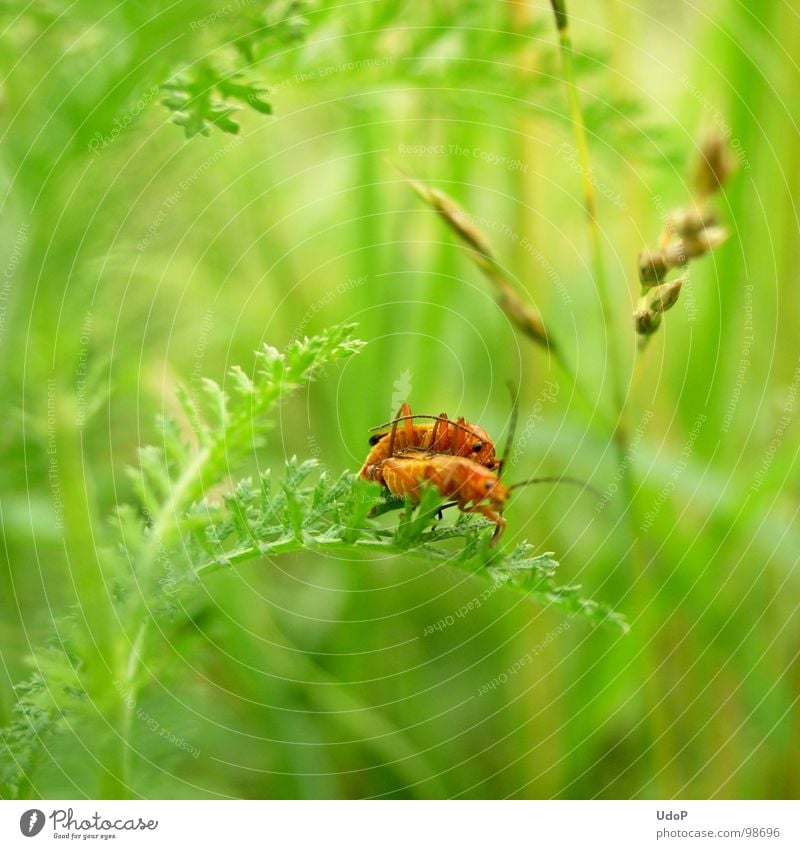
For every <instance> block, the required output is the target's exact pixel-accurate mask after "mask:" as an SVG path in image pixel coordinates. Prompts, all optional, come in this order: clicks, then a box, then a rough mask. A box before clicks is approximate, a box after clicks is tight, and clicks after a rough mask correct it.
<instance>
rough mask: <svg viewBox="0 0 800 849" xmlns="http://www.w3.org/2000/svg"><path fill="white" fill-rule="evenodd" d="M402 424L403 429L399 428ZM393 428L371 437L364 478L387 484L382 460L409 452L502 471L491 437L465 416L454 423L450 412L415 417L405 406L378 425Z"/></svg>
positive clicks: (379, 427)
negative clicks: (421, 421)
mask: <svg viewBox="0 0 800 849" xmlns="http://www.w3.org/2000/svg"><path fill="white" fill-rule="evenodd" d="M414 419H431V420H432V422H426V423H424V424H416V423H415V422H414ZM401 423H402V427H398V425H400V424H401ZM390 426H391V429H390V430H388V431H385V430H384V431H382V432H379V433H376V434H374V435H373V436H371V437H370V440H369V444H370V445H371V446H372V450H371V451H370V452H369V454H368V455H367V459H366V460H365V461H364V465H363V466H362V467H361V471H360V472H359V475H360V476H361V477H362V478H366V479H367V480H374V481H377V482H378V483H383V480H382V479H381V468H382V467H381V461H383V460H386V459H387V458H389V457H394V456H400V455H402V454H403V452H405V451H408V450H417V451H419V450H422V451H427V452H430V453H436V454H443V455H450V456H455V457H469V458H470V459H472V460H473V461H474V462H476V463H478V464H479V465H481V466H483V467H485V468H487V469H490V470H495V469H497V470H499V469H500V465H501V462H500V460H498V459H497V457H496V456H495V447H494V443H493V442H492V440H491V439H490V438H489V434H487V433H486V431H485V430H484V429H483V428H481V427H478V425H474V424H470V423H468V422H467V421H466V420H465V419H464V417H463V416H459V418H458V419H456V420H455V421H452V420H451V419H449V418H448V416H447V413H441V414H440V415H438V416H423V415H414V414H413V413H412V412H411V407H410V406H409V405H408V404H403V405H402V406H401V407H400V409H399V410H398V412H397V416H396V417H395V418H394V419H392V421H391V422H387V423H386V424H385V425H378V428H375V429H376V430H377V429H381V428H386V427H390Z"/></svg>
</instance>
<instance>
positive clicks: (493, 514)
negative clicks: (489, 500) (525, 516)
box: [459, 504, 506, 546]
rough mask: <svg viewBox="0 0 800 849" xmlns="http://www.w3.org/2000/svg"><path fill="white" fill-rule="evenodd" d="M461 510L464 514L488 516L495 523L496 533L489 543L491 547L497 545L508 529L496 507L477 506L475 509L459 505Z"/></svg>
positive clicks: (489, 505) (488, 505)
mask: <svg viewBox="0 0 800 849" xmlns="http://www.w3.org/2000/svg"><path fill="white" fill-rule="evenodd" d="M459 509H460V510H462V512H464V513H480V514H481V515H482V516H486V518H487V519H489V520H490V521H492V522H494V524H495V528H494V533H493V534H492V539H491V541H490V542H489V545H490V546H495V545H497V541H498V540H499V539H500V537H501V536H502V533H503V531H504V530H505V528H506V520H505V519H504V518H503V517H502V516H501V515H500V513H498V512H497V510H495V509H494V507H492V505H491V504H476V505H475V506H474V507H466V506H465V507H462V506H461V505H460V504H459Z"/></svg>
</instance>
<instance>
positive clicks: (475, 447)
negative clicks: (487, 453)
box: [472, 442, 483, 454]
mask: <svg viewBox="0 0 800 849" xmlns="http://www.w3.org/2000/svg"><path fill="white" fill-rule="evenodd" d="M481 448H483V445H482V443H480V442H476V443H475V444H474V445H473V446H472V453H473V454H477V453H478V451H480V450H481Z"/></svg>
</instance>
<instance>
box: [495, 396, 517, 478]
mask: <svg viewBox="0 0 800 849" xmlns="http://www.w3.org/2000/svg"><path fill="white" fill-rule="evenodd" d="M506 386H507V387H508V391H509V394H510V395H511V418H510V419H509V422H508V436H507V437H506V445H505V448H504V449H503V454H502V457H501V458H500V462H499V464H498V469H497V476H498V477H500V475H502V474H503V467H504V466H505V464H506V460H507V459H508V455H509V454H510V453H511V446H512V445H513V444H514V434H515V432H516V430H517V415H518V413H519V403H518V397H517V390H516V389H515V388H514V384H513V383H512V382H511V381H510V380H508V381H506Z"/></svg>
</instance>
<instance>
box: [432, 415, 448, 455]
mask: <svg viewBox="0 0 800 849" xmlns="http://www.w3.org/2000/svg"><path fill="white" fill-rule="evenodd" d="M447 422H448V418H447V413H439V416H438V418H437V419H436V421H435V422H434V424H433V429H432V430H431V441H430V445H429V446H428V447H429V448H430V450H431V451H441V450H443V448H442V446H440V445H439V440H440V439H442V440H443V439H444V436H445V434H446V433H447Z"/></svg>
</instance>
